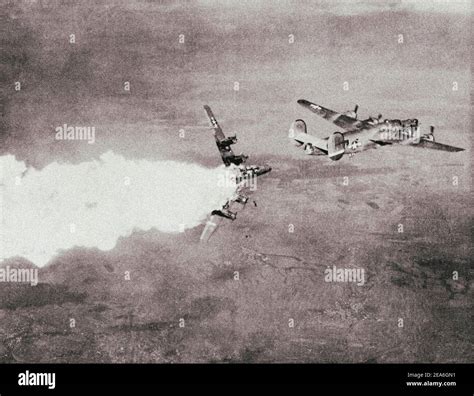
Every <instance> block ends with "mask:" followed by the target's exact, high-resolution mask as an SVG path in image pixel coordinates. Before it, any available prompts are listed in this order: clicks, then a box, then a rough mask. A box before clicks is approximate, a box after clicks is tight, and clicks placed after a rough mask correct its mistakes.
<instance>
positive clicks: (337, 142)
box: [328, 132, 345, 161]
mask: <svg viewBox="0 0 474 396" xmlns="http://www.w3.org/2000/svg"><path fill="white" fill-rule="evenodd" d="M344 144H345V143H344V135H343V134H342V133H341V132H334V133H333V134H332V135H331V136H329V139H328V157H329V158H331V159H332V160H333V161H337V160H340V159H341V158H342V156H343V155H344V149H345V147H344Z"/></svg>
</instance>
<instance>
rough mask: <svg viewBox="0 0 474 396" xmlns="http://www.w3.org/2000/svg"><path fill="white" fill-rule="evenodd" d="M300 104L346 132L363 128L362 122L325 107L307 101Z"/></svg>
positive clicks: (299, 102)
mask: <svg viewBox="0 0 474 396" xmlns="http://www.w3.org/2000/svg"><path fill="white" fill-rule="evenodd" d="M298 104H299V105H301V106H303V107H305V108H307V109H308V110H310V111H312V112H313V113H315V114H317V115H318V116H320V117H322V118H324V119H325V120H328V121H329V122H332V123H333V124H334V125H337V126H338V127H340V128H342V129H344V130H345V131H352V130H354V129H359V128H360V127H361V126H362V122H361V121H360V120H358V119H356V118H352V117H349V116H347V115H345V114H342V113H338V112H337V111H334V110H330V109H326V108H325V107H323V106H320V105H317V104H315V103H311V102H309V101H307V100H305V99H300V100H298Z"/></svg>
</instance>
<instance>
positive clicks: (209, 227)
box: [199, 215, 222, 242]
mask: <svg viewBox="0 0 474 396" xmlns="http://www.w3.org/2000/svg"><path fill="white" fill-rule="evenodd" d="M221 221H222V217H221V216H217V215H211V216H210V217H209V220H207V222H206V225H205V226H204V230H203V231H202V234H201V237H200V238H199V239H200V240H201V242H207V241H208V240H209V238H210V237H211V236H212V234H214V231H215V230H216V229H217V227H218V226H219V224H220V223H221Z"/></svg>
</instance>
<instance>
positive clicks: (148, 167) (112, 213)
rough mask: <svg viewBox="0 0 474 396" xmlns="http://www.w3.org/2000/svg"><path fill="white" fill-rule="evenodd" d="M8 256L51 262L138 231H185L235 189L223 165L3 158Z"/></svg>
mask: <svg viewBox="0 0 474 396" xmlns="http://www.w3.org/2000/svg"><path fill="white" fill-rule="evenodd" d="M0 170H1V186H0V192H1V196H0V199H1V219H2V227H1V243H2V246H1V252H2V258H3V259H7V258H9V257H15V256H21V257H25V258H27V259H28V260H30V261H32V262H33V263H35V264H36V265H38V266H44V265H45V264H46V263H48V261H49V260H50V259H51V258H52V257H54V256H55V255H57V254H58V253H59V252H60V251H61V250H65V249H70V248H72V247H74V246H83V247H97V248H99V249H101V250H110V249H112V248H113V247H114V246H115V244H116V242H117V239H118V238H119V237H121V236H128V235H130V234H131V233H132V232H133V231H134V230H135V229H140V230H149V229H152V228H155V229H157V230H159V231H162V232H166V233H178V232H183V231H184V230H185V229H189V228H192V227H195V226H197V225H199V224H200V223H201V222H202V221H203V220H204V219H205V218H206V217H207V215H208V214H209V213H210V212H211V211H212V210H213V209H217V208H220V207H221V206H222V205H223V204H224V203H225V202H226V201H227V200H228V199H229V198H230V197H231V196H232V195H233V193H234V192H235V188H236V186H235V183H234V184H232V183H222V180H223V179H222V178H223V177H224V178H225V177H228V172H227V169H225V168H224V167H219V168H214V169H207V168H203V167H201V166H198V165H195V164H188V163H181V162H175V161H148V160H138V161H134V160H127V159H125V158H124V157H122V156H120V155H117V154H114V153H112V152H107V153H105V154H103V155H102V156H101V157H100V160H99V161H97V160H95V161H90V162H83V163H80V164H75V165H72V164H59V163H57V162H54V163H51V164H49V165H48V166H46V167H45V168H43V169H42V170H36V169H33V168H27V167H26V166H25V164H24V163H23V162H19V161H16V160H15V158H14V157H13V156H11V155H7V156H2V157H0Z"/></svg>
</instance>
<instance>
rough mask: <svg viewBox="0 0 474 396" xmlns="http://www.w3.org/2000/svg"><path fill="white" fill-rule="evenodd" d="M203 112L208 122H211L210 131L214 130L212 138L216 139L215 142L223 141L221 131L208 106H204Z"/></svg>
mask: <svg viewBox="0 0 474 396" xmlns="http://www.w3.org/2000/svg"><path fill="white" fill-rule="evenodd" d="M204 110H206V114H207V117H208V118H209V121H210V122H211V125H212V129H214V137H215V138H216V140H217V141H222V140H225V135H224V132H222V129H221V127H220V126H219V123H218V122H217V120H216V117H214V114H213V112H212V110H211V108H210V107H209V106H208V105H204Z"/></svg>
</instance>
